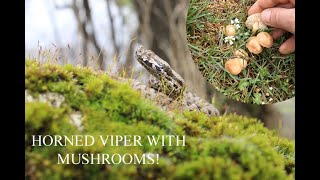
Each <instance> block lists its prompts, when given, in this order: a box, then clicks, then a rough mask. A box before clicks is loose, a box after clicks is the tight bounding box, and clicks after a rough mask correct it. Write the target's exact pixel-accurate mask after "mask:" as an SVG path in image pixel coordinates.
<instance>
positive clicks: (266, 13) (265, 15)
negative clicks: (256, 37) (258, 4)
mask: <svg viewBox="0 0 320 180" xmlns="http://www.w3.org/2000/svg"><path fill="white" fill-rule="evenodd" d="M270 15H271V10H270V9H266V10H263V11H262V12H261V20H262V22H264V23H266V24H268V23H269V20H270Z"/></svg>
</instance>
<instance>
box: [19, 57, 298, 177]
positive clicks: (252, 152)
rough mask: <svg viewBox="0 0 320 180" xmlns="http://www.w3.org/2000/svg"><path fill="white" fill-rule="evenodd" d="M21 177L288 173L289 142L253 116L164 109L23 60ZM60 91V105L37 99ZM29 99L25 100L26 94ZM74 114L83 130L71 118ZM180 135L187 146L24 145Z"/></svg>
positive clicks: (72, 70)
mask: <svg viewBox="0 0 320 180" xmlns="http://www.w3.org/2000/svg"><path fill="white" fill-rule="evenodd" d="M25 68H26V69H25V70H26V74H25V88H26V90H28V93H29V95H30V96H32V97H33V99H34V100H32V101H31V100H30V101H26V110H25V115H26V116H25V117H26V119H25V127H26V133H25V148H26V162H25V163H26V164H25V165H26V169H25V176H26V179H75V178H76V179H106V178H109V179H194V178H197V179H293V178H294V167H295V162H294V160H295V152H294V142H292V141H289V140H287V139H284V138H280V137H278V136H277V135H276V134H275V133H274V132H272V131H270V130H268V129H266V128H264V127H263V125H262V124H261V123H260V122H259V121H257V120H256V119H250V118H246V117H243V116H238V115H228V116H219V117H208V116H206V115H205V114H202V113H199V112H175V114H174V115H168V113H167V112H165V111H164V110H162V109H160V108H159V107H157V106H156V105H155V104H154V103H153V102H151V101H150V100H147V99H145V98H143V97H141V96H140V94H139V93H138V92H137V91H135V90H133V89H131V88H130V86H129V84H125V83H122V82H119V81H117V80H115V79H113V78H112V77H110V76H109V75H107V74H106V73H103V72H99V73H98V72H95V71H93V70H91V69H90V68H83V67H74V66H72V65H65V66H59V65H53V64H48V63H45V64H39V63H38V62H36V61H29V60H28V61H26V67H25ZM48 92H50V93H56V94H60V95H62V96H63V97H64V100H63V102H62V103H61V105H60V106H52V105H50V103H45V102H42V101H37V100H36V99H37V97H39V96H40V95H41V94H44V93H48ZM31 99H32V98H31ZM73 112H80V113H81V115H82V116H81V117H82V126H83V130H81V129H79V128H77V127H76V126H75V125H74V124H72V123H71V121H70V114H72V113H73ZM88 134H89V135H92V136H99V135H140V136H146V135H186V146H160V145H159V146H149V145H148V143H147V141H146V139H143V140H142V141H141V143H142V144H143V146H133V147H125V146H119V147H110V146H108V147H104V146H102V145H101V144H97V145H94V146H88V147H85V146H62V147H54V146H50V147H44V146H41V147H38V146H31V144H32V135H66V136H71V135H88ZM57 153H59V154H62V155H65V154H67V153H70V154H78V153H88V154H90V153H93V154H98V153H100V154H114V153H118V154H126V153H129V154H137V155H143V154H145V153H154V154H159V161H158V163H154V164H134V163H131V164H128V165H126V164H123V163H121V164H89V165H84V164H78V165H72V164H69V165H68V164H57Z"/></svg>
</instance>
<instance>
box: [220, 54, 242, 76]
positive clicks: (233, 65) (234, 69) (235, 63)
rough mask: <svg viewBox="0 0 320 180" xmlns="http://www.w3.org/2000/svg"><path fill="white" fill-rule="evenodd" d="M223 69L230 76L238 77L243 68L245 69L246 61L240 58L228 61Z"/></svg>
mask: <svg viewBox="0 0 320 180" xmlns="http://www.w3.org/2000/svg"><path fill="white" fill-rule="evenodd" d="M224 67H225V68H226V70H227V71H228V72H230V73H231V74H232V75H238V74H239V73H240V72H241V71H242V70H243V69H244V68H245V67H247V61H246V60H244V59H242V58H238V57H237V58H232V59H229V60H228V61H227V62H226V63H225V65H224Z"/></svg>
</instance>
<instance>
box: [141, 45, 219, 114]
mask: <svg viewBox="0 0 320 180" xmlns="http://www.w3.org/2000/svg"><path fill="white" fill-rule="evenodd" d="M135 55H136V59H137V61H138V62H139V63H140V64H141V65H142V66H143V67H144V68H145V69H146V70H147V71H148V72H149V73H150V74H151V77H150V80H149V86H150V87H151V88H153V89H155V90H157V91H158V92H162V93H164V94H165V95H167V96H168V98H169V99H168V100H163V98H162V100H163V101H168V102H169V103H171V102H172V101H180V102H181V107H182V110H189V111H192V110H198V111H202V112H204V113H206V114H208V115H214V116H215V115H219V111H218V110H217V109H216V108H215V107H214V106H213V105H212V104H210V103H208V102H207V101H205V100H203V99H201V98H200V97H199V96H197V95H196V94H193V93H191V92H186V91H185V90H186V84H185V81H184V79H183V78H182V77H181V76H180V75H179V74H178V73H177V72H175V71H174V70H173V69H172V68H171V66H170V65H169V64H168V63H167V62H166V61H164V60H163V59H161V58H160V57H159V56H158V55H156V54H155V53H154V52H153V51H151V50H147V49H144V48H143V46H140V47H138V49H137V50H136V53H135ZM138 89H141V88H138ZM162 103H165V102H162Z"/></svg>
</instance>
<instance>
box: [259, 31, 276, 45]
mask: <svg viewBox="0 0 320 180" xmlns="http://www.w3.org/2000/svg"><path fill="white" fill-rule="evenodd" d="M257 41H258V42H259V44H260V45H261V46H263V47H266V48H271V47H272V44H273V38H272V36H271V35H270V34H269V33H267V32H260V33H259V34H258V35H257Z"/></svg>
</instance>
